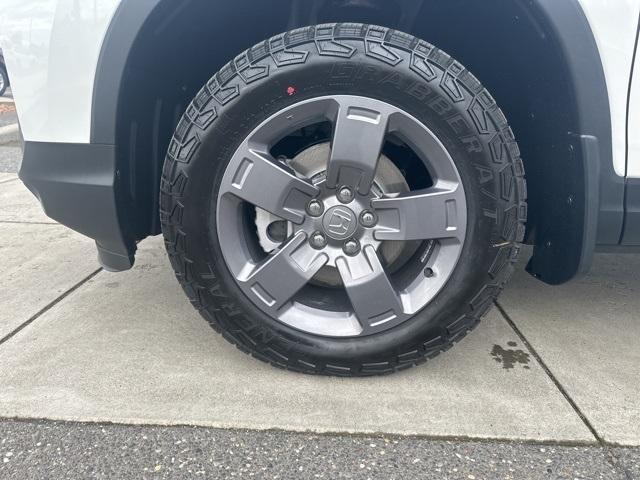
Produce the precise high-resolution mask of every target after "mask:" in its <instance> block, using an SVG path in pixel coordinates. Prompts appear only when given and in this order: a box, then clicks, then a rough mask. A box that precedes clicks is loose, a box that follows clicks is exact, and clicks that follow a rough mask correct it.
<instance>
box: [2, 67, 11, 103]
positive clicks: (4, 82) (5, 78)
mask: <svg viewBox="0 0 640 480" xmlns="http://www.w3.org/2000/svg"><path fill="white" fill-rule="evenodd" d="M0 77H2V81H0V85H2V86H1V87H0V97H2V96H3V95H4V93H5V92H6V91H7V88H8V87H9V77H8V76H7V71H6V70H5V68H4V67H0Z"/></svg>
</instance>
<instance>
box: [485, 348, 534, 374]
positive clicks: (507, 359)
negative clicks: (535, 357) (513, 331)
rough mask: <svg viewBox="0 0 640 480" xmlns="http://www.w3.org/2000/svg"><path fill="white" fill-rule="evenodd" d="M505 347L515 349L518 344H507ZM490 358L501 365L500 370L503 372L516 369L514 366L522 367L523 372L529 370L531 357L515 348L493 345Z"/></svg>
mask: <svg viewBox="0 0 640 480" xmlns="http://www.w3.org/2000/svg"><path fill="white" fill-rule="evenodd" d="M507 346H509V347H517V346H518V344H517V343H516V342H507ZM491 356H492V357H493V359H494V360H495V361H496V362H498V363H500V364H502V368H504V369H505V370H511V369H513V368H515V367H516V365H520V366H522V368H524V369H525V370H529V369H530V367H529V362H530V361H531V356H530V355H529V354H528V353H527V352H525V351H524V350H521V349H515V348H503V347H502V346H500V345H494V346H493V349H492V350H491Z"/></svg>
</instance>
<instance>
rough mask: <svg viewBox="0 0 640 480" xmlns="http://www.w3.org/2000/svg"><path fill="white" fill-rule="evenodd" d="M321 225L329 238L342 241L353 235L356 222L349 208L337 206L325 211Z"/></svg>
mask: <svg viewBox="0 0 640 480" xmlns="http://www.w3.org/2000/svg"><path fill="white" fill-rule="evenodd" d="M322 225H323V227H324V230H325V232H327V235H329V236H330V237H331V238H334V239H336V240H344V239H345V238H348V237H350V236H351V235H353V233H354V232H355V230H356V227H357V225H358V222H357V219H356V216H355V214H354V213H353V212H352V211H351V210H350V209H349V208H347V207H341V206H338V207H333V208H330V209H329V210H328V211H327V213H326V214H325V215H324V218H323V219H322Z"/></svg>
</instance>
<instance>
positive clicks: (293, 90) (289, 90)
mask: <svg viewBox="0 0 640 480" xmlns="http://www.w3.org/2000/svg"><path fill="white" fill-rule="evenodd" d="M295 94H296V87H287V95H289V96H290V97H293V96H294V95H295Z"/></svg>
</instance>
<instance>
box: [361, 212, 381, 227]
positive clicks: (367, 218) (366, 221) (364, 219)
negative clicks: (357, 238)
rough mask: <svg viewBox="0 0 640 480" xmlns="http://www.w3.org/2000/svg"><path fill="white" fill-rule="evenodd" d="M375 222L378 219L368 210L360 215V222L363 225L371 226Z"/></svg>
mask: <svg viewBox="0 0 640 480" xmlns="http://www.w3.org/2000/svg"><path fill="white" fill-rule="evenodd" d="M377 222H378V219H377V218H376V214H375V213H373V212H371V211H369V210H365V211H364V212H362V214H361V215H360V223H362V226H363V227H367V228H371V227H373V226H374V225H375V224H376V223H377Z"/></svg>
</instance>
